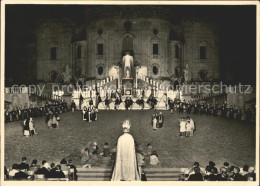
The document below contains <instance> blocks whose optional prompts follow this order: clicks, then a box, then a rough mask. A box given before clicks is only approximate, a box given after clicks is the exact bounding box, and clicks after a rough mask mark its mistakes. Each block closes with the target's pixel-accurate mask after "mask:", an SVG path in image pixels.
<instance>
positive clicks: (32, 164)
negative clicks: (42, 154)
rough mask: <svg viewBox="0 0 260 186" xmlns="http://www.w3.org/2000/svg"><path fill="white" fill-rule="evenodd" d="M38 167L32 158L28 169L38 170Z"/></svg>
mask: <svg viewBox="0 0 260 186" xmlns="http://www.w3.org/2000/svg"><path fill="white" fill-rule="evenodd" d="M38 168H40V166H39V165H37V160H36V159H34V160H33V161H32V163H31V166H30V168H29V170H30V171H34V172H35V171H36V170H38Z"/></svg>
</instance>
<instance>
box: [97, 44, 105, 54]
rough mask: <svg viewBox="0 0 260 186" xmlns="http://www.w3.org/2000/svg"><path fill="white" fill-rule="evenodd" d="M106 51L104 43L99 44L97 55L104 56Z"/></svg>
mask: <svg viewBox="0 0 260 186" xmlns="http://www.w3.org/2000/svg"><path fill="white" fill-rule="evenodd" d="M103 53H104V51H103V43H99V44H98V45H97V54H98V55H103Z"/></svg>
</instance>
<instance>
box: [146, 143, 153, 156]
mask: <svg viewBox="0 0 260 186" xmlns="http://www.w3.org/2000/svg"><path fill="white" fill-rule="evenodd" d="M152 152H153V146H152V145H151V143H148V144H147V149H146V153H145V155H147V156H151V154H152Z"/></svg>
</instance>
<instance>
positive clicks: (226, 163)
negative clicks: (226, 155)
mask: <svg viewBox="0 0 260 186" xmlns="http://www.w3.org/2000/svg"><path fill="white" fill-rule="evenodd" d="M224 167H225V168H226V173H229V172H230V167H229V163H228V162H224Z"/></svg>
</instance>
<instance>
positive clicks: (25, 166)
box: [19, 157, 29, 170]
mask: <svg viewBox="0 0 260 186" xmlns="http://www.w3.org/2000/svg"><path fill="white" fill-rule="evenodd" d="M26 160H27V158H26V157H23V158H22V162H21V163H20V164H19V169H20V170H29V165H28V164H27V163H26Z"/></svg>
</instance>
